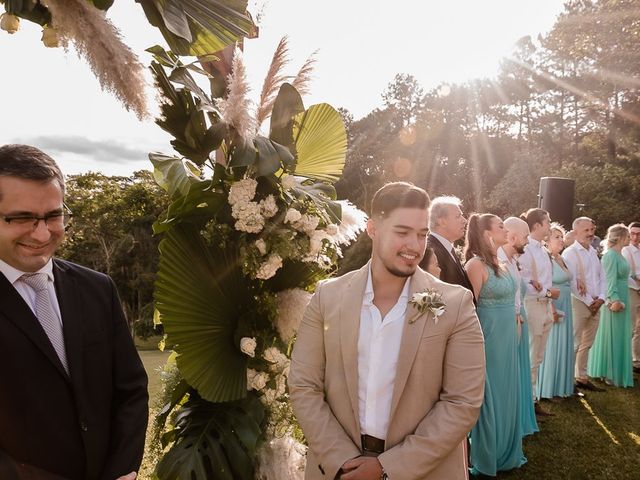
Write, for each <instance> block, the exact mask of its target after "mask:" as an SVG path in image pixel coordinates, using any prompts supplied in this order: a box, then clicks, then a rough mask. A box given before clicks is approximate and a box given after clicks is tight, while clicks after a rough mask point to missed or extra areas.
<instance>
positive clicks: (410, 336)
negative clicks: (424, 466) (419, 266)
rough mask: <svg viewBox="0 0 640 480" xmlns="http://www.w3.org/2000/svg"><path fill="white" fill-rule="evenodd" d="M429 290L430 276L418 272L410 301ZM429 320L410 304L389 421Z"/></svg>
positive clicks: (415, 275) (412, 286)
mask: <svg viewBox="0 0 640 480" xmlns="http://www.w3.org/2000/svg"><path fill="white" fill-rule="evenodd" d="M427 288H429V281H428V276H427V275H426V274H425V273H423V272H421V271H420V270H417V271H416V273H415V274H414V275H413V277H412V278H411V288H410V293H409V301H411V298H412V297H413V294H414V293H417V292H421V291H424V290H426V289H427ZM428 318H429V314H428V313H420V312H419V311H418V310H416V309H415V308H414V307H413V306H412V305H411V304H410V303H409V304H408V305H407V313H406V315H405V320H404V321H405V324H404V328H403V329H402V340H401V341H400V352H399V354H398V364H397V367H396V379H395V382H394V384H393V397H392V398H391V412H390V414H389V421H390V422H391V420H393V415H394V413H395V411H396V408H397V407H398V402H399V401H400V397H401V396H402V392H403V391H404V387H405V385H406V383H407V379H408V378H409V373H410V372H411V366H412V365H413V360H414V359H415V357H416V354H417V353H418V347H419V346H420V340H421V339H422V335H423V331H424V329H425V325H426V323H427V319H428Z"/></svg>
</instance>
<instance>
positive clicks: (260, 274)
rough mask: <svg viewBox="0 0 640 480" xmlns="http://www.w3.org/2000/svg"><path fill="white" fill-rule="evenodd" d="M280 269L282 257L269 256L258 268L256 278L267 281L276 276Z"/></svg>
mask: <svg viewBox="0 0 640 480" xmlns="http://www.w3.org/2000/svg"><path fill="white" fill-rule="evenodd" d="M280 267H282V257H281V256H280V255H270V256H269V258H268V259H267V261H266V262H264V263H263V264H262V265H260V268H258V271H257V272H256V278H258V279H260V280H268V279H270V278H271V277H273V276H274V275H275V274H276V272H277V271H278V269H280Z"/></svg>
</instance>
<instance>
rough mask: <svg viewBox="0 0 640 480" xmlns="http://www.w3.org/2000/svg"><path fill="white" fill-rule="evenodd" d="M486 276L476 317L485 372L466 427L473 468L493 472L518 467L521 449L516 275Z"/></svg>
mask: <svg viewBox="0 0 640 480" xmlns="http://www.w3.org/2000/svg"><path fill="white" fill-rule="evenodd" d="M487 271H488V272H489V278H488V279H487V281H486V282H485V284H484V285H483V286H482V289H481V291H480V295H479V298H478V309H477V312H478V318H479V319H480V325H481V326H482V331H483V333H484V342H485V356H486V363H487V375H486V380H485V391H484V401H483V403H482V407H481V409H480V416H479V417H478V421H477V422H476V425H475V426H474V427H473V429H472V430H471V433H470V445H471V465H472V467H471V473H473V474H478V473H481V474H484V475H491V476H495V475H496V474H497V472H498V471H502V470H511V469H514V468H518V467H520V466H522V465H523V464H524V463H526V461H527V459H526V458H525V456H524V453H523V451H522V427H521V423H520V410H519V408H520V395H521V393H520V368H519V365H518V331H517V326H516V319H515V293H516V285H515V281H514V279H513V278H512V277H511V275H509V273H508V272H507V271H506V270H503V271H502V272H501V273H500V276H496V275H495V273H494V272H493V269H492V268H487Z"/></svg>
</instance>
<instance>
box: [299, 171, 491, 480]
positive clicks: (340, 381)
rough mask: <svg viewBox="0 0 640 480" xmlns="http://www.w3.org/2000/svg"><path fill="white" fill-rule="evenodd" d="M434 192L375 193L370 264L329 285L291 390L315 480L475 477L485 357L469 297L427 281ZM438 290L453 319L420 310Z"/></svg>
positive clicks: (309, 320)
mask: <svg viewBox="0 0 640 480" xmlns="http://www.w3.org/2000/svg"><path fill="white" fill-rule="evenodd" d="M428 206H429V197H428V195H427V193H426V192H425V191H424V190H422V189H421V188H417V187H414V186H413V185H411V184H408V183H402V182H397V183H391V184H387V185H385V186H384V187H382V188H381V189H380V190H379V191H378V192H377V193H376V194H375V196H374V198H373V202H372V208H371V218H370V219H369V221H368V224H367V233H368V235H369V236H370V237H371V239H372V241H373V251H372V256H371V260H370V262H369V263H368V264H367V265H365V266H364V267H363V268H361V269H360V270H358V271H355V272H351V273H348V274H346V275H344V276H342V277H340V278H337V279H333V280H328V281H326V282H323V283H320V284H319V285H318V288H317V289H316V292H315V294H314V296H313V297H312V299H311V302H310V304H309V306H308V308H307V311H306V313H305V316H304V319H303V321H302V324H301V326H300V329H299V332H298V338H297V341H296V344H295V347H294V350H293V356H292V363H291V373H290V377H289V389H290V394H291V400H292V403H293V408H294V411H295V414H296V416H297V418H298V420H299V422H300V425H301V426H302V430H303V432H304V434H305V436H306V438H307V440H308V442H309V452H308V456H307V467H306V472H305V478H306V479H309V480H316V479H318V480H319V479H330V480H333V479H334V478H340V479H342V480H369V479H371V480H374V479H375V480H378V479H381V478H388V479H391V480H409V479H412V480H436V479H442V480H456V479H465V478H467V468H466V458H465V457H466V455H465V448H464V447H465V438H466V435H467V433H468V432H469V430H470V429H471V428H472V427H473V425H474V423H475V422H476V419H477V417H478V414H479V411H480V405H481V404H482V399H483V393H484V378H485V359H484V342H483V337H482V331H481V329H480V324H479V322H478V318H477V316H476V314H475V309H474V306H473V301H472V298H471V297H472V294H471V292H470V291H469V290H466V289H464V288H462V287H460V286H458V285H449V284H447V283H444V282H441V281H439V280H438V279H436V278H435V277H433V276H431V275H429V274H427V273H426V272H424V271H423V270H421V269H420V268H418V264H419V262H420V260H421V259H422V256H423V255H424V251H425V243H426V236H427V224H428V210H427V209H428ZM428 289H433V290H434V291H436V292H438V293H440V294H441V295H442V300H443V302H444V303H445V305H446V306H445V307H444V313H442V314H441V315H440V316H436V315H435V314H434V313H433V312H432V311H431V310H430V309H429V308H427V309H424V310H423V311H420V309H418V308H417V307H416V306H415V305H414V304H413V300H414V295H416V294H419V293H422V292H425V291H427V290H428Z"/></svg>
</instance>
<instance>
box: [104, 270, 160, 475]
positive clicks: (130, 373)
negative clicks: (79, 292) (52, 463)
mask: <svg viewBox="0 0 640 480" xmlns="http://www.w3.org/2000/svg"><path fill="white" fill-rule="evenodd" d="M110 286H111V300H112V305H111V308H112V315H113V357H112V362H113V379H112V382H113V400H112V414H111V439H110V445H109V453H108V455H107V460H106V461H105V466H104V471H103V472H102V476H101V480H115V479H116V478H118V477H120V476H122V475H126V474H128V473H130V472H133V471H135V472H137V471H138V469H139V468H140V463H141V462H142V455H143V453H144V441H145V436H146V430H147V420H148V416H149V407H148V402H149V395H148V393H147V374H146V372H145V370H144V367H143V365H142V361H141V360H140V357H139V355H138V352H137V351H136V349H135V346H134V344H133V340H132V339H131V335H130V333H129V328H128V326H127V322H126V320H125V317H124V313H123V312H122V307H121V304H120V299H119V297H118V293H117V291H116V287H115V285H114V284H113V281H111V280H110Z"/></svg>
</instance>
